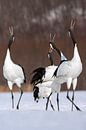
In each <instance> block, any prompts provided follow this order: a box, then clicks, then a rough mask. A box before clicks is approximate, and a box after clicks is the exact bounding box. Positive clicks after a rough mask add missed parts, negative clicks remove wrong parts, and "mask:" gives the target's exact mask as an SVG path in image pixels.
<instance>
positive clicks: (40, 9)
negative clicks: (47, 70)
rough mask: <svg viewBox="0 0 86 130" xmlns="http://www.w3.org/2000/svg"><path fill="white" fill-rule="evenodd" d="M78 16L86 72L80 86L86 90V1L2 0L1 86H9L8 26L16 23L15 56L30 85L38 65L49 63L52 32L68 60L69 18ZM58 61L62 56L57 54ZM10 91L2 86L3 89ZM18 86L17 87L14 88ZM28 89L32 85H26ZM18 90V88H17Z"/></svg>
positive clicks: (0, 88) (13, 48) (69, 54)
mask: <svg viewBox="0 0 86 130" xmlns="http://www.w3.org/2000/svg"><path fill="white" fill-rule="evenodd" d="M72 18H74V19H76V27H75V32H74V33H75V36H76V40H77V42H78V47H79V52H80V56H81V59H82V62H83V73H82V74H81V76H80V77H79V81H78V86H77V89H81V90H83V89H86V87H85V78H86V67H85V66H86V60H85V59H86V57H85V52H86V44H85V42H86V1H85V0H68V1H67V0H60V1H59V0H54V1H53V0H46V1H45V0H29V1H28V0H9V1H7V0H3V1H2V0H0V85H1V86H2V85H3V86H4V85H5V86H6V85H7V83H6V81H5V80H4V78H3V74H2V66H3V62H4V58H5V54H6V48H7V43H8V28H9V26H10V25H13V27H14V32H15V42H14V44H13V45H12V49H11V54H12V59H13V60H14V61H15V62H16V63H18V64H21V65H22V66H23V67H24V69H25V73H26V77H27V85H28V84H29V80H30V73H31V72H32V70H33V69H35V68H36V67H39V66H47V65H49V61H48V58H47V53H48V48H49V34H50V33H56V44H57V46H58V47H59V48H60V49H61V50H62V51H63V52H64V54H65V55H66V57H68V58H69V59H70V58H71V57H72V54H73V46H72V44H71V40H70V39H69V37H68V35H67V29H68V27H69V24H70V20H71V19H72ZM53 55H55V57H54V61H55V64H57V63H58V62H59V57H58V56H57V55H56V54H55V53H54V54H53ZM2 88H3V90H4V91H8V89H7V87H0V91H2ZM15 88H16V87H15ZM26 88H27V89H29V87H25V91H26ZM17 90H18V89H17Z"/></svg>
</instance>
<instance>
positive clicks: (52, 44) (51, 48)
mask: <svg viewBox="0 0 86 130" xmlns="http://www.w3.org/2000/svg"><path fill="white" fill-rule="evenodd" d="M49 44H50V49H49V52H52V51H53V50H55V51H56V52H57V53H58V54H59V56H60V57H61V51H60V49H58V48H57V47H56V45H55V34H54V36H53V37H52V38H51V34H50V42H49Z"/></svg>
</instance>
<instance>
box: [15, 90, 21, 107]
mask: <svg viewBox="0 0 86 130" xmlns="http://www.w3.org/2000/svg"><path fill="white" fill-rule="evenodd" d="M20 90H21V94H20V97H19V101H18V104H17V107H16V108H17V109H19V103H20V101H21V97H22V95H23V90H22V89H20Z"/></svg>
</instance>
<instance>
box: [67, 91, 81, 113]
mask: <svg viewBox="0 0 86 130" xmlns="http://www.w3.org/2000/svg"><path fill="white" fill-rule="evenodd" d="M67 99H68V100H69V101H70V102H71V103H72V104H73V105H74V106H75V108H76V109H77V110H78V111H81V109H80V108H79V107H78V106H77V105H76V104H75V103H74V102H73V101H72V100H71V99H70V97H69V90H68V91H67Z"/></svg>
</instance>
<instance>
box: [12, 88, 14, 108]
mask: <svg viewBox="0 0 86 130" xmlns="http://www.w3.org/2000/svg"><path fill="white" fill-rule="evenodd" d="M11 97H12V108H14V96H13V91H12V90H11Z"/></svg>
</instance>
